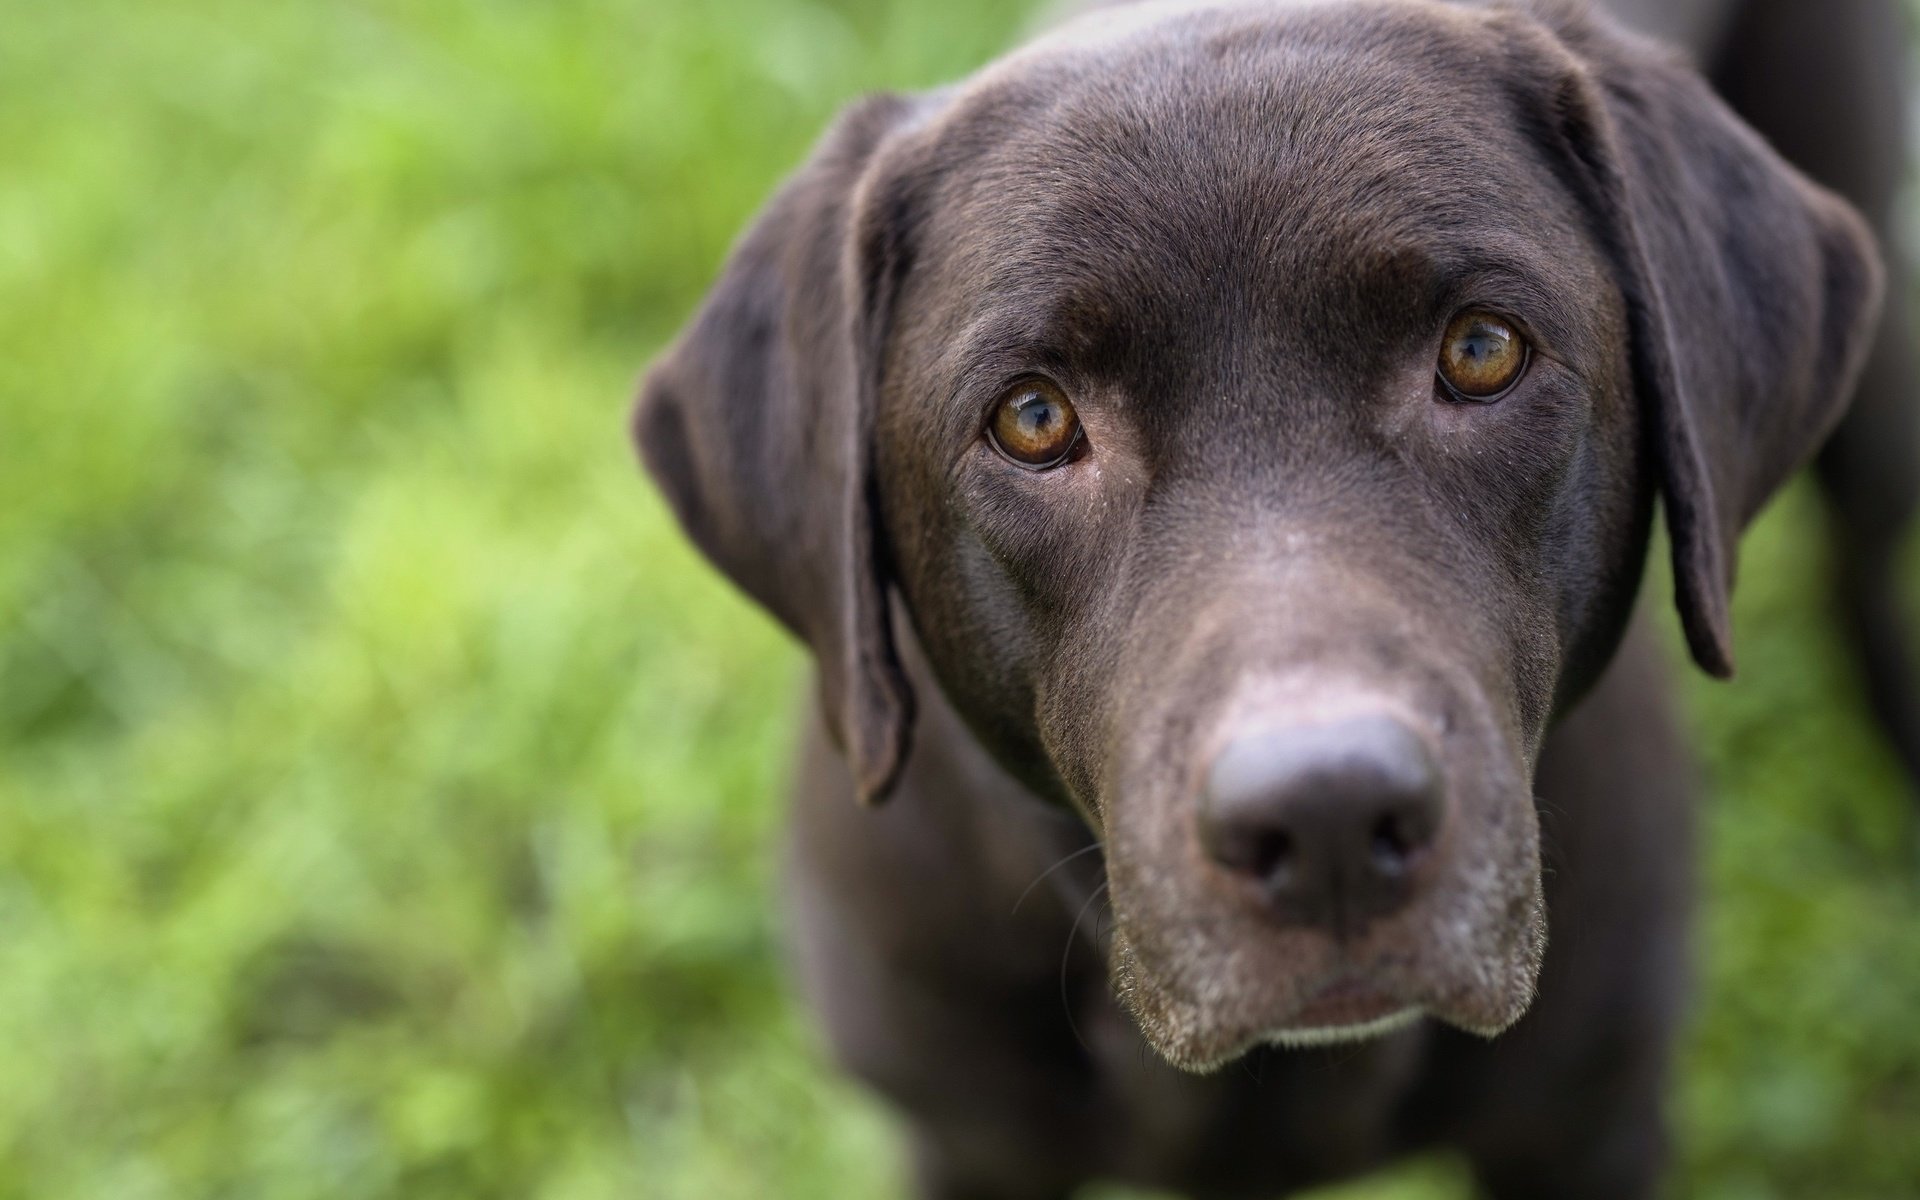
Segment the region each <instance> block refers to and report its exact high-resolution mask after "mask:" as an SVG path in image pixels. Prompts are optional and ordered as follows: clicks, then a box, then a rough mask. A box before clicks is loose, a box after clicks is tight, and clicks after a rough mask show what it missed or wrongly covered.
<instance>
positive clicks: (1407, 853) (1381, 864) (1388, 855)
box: [1369, 813, 1413, 876]
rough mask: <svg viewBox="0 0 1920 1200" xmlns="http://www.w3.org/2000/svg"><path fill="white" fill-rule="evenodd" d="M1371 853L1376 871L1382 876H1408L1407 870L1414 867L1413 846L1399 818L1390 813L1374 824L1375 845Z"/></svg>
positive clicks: (1373, 844) (1370, 850)
mask: <svg viewBox="0 0 1920 1200" xmlns="http://www.w3.org/2000/svg"><path fill="white" fill-rule="evenodd" d="M1369 853H1370V854H1371V856H1372V858H1373V868H1374V870H1376V871H1378V872H1380V873H1381V874H1382V875H1387V876H1399V875H1404V874H1406V871H1407V868H1408V867H1409V866H1411V865H1412V861H1411V860H1412V858H1413V846H1412V844H1411V843H1410V842H1409V840H1408V838H1407V834H1406V828H1405V825H1404V824H1403V823H1402V821H1401V819H1400V818H1399V817H1398V816H1396V815H1394V814H1393V813H1388V814H1387V815H1385V816H1383V817H1381V818H1380V819H1379V820H1377V821H1375V822H1374V823H1373V843H1372V845H1371V847H1370V849H1369Z"/></svg>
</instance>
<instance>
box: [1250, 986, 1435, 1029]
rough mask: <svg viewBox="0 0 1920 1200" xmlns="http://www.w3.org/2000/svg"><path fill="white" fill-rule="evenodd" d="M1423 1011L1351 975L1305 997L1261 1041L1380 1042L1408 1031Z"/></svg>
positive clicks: (1383, 989) (1388, 991)
mask: <svg viewBox="0 0 1920 1200" xmlns="http://www.w3.org/2000/svg"><path fill="white" fill-rule="evenodd" d="M1425 1013H1426V1010H1425V1008H1424V1007H1423V1006H1421V1005H1419V1004H1411V1003H1408V1002H1407V1001H1406V1000H1404V999H1402V998H1401V997H1399V996H1397V995H1395V994H1394V993H1393V992H1392V991H1390V990H1388V989H1386V988H1383V987H1380V986H1379V985H1378V984H1376V983H1374V982H1371V981H1369V980H1367V979H1364V978H1362V977H1360V976H1356V975H1341V976H1336V977H1335V978H1334V979H1333V980H1332V981H1330V982H1329V983H1327V984H1325V985H1323V986H1321V987H1320V988H1319V989H1317V990H1315V991H1313V992H1312V993H1311V994H1309V995H1308V997H1307V999H1306V1001H1305V1002H1304V1003H1303V1004H1301V1005H1300V1007H1299V1008H1298V1009H1297V1010H1295V1012H1294V1014H1293V1016H1292V1017H1290V1018H1288V1019H1287V1021H1286V1022H1285V1023H1283V1024H1281V1025H1279V1026H1276V1027H1274V1028H1273V1029H1270V1030H1268V1031H1267V1032H1266V1033H1265V1034H1263V1035H1262V1036H1261V1038H1260V1040H1261V1041H1264V1042H1268V1043H1270V1044H1272V1045H1276V1046H1286V1047H1304V1046H1330V1045H1337V1044H1340V1043H1344V1042H1362V1041H1367V1040H1370V1039H1372V1038H1376V1037H1384V1036H1386V1035H1388V1034H1391V1033H1397V1032H1399V1031H1400V1030H1402V1029H1405V1028H1407V1027H1408V1026H1410V1025H1412V1024H1413V1023H1414V1022H1416V1021H1418V1020H1419V1019H1420V1018H1421V1017H1422V1016H1424V1015H1425Z"/></svg>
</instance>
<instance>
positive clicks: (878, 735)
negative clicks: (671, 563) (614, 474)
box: [633, 96, 915, 803]
mask: <svg viewBox="0 0 1920 1200" xmlns="http://www.w3.org/2000/svg"><path fill="white" fill-rule="evenodd" d="M914 111H915V106H914V104H913V102H911V101H908V100H905V99H903V98H899V97H893V96H880V97H874V98H871V99H868V100H865V101H862V102H860V103H859V104H856V105H855V106H854V107H853V108H851V109H850V110H849V111H848V112H846V113H845V114H843V115H842V116H841V118H840V119H839V120H838V121H837V122H836V123H835V125H834V126H833V128H832V129H831V130H830V131H829V132H828V133H827V135H826V136H825V137H824V138H823V139H822V140H821V142H820V144H819V145H818V146H817V147H816V148H815V150H814V153H813V155H812V157H811V158H810V159H809V160H808V161H807V163H806V164H805V165H804V166H803V167H802V168H801V169H800V170H799V172H798V173H797V174H795V175H794V176H793V177H792V178H791V179H790V180H789V181H788V182H787V183H786V184H785V185H784V186H783V187H782V188H781V190H780V191H779V193H778V194H777V195H775V197H774V198H773V199H772V201H770V202H769V203H768V205H767V207H766V209H765V210H764V211H763V212H762V214H761V215H760V217H759V218H758V220H757V221H756V222H755V224H754V225H753V227H752V228H751V229H750V230H749V231H748V232H747V234H746V236H745V237H744V238H743V239H742V240H741V241H740V242H739V244H738V245H737V246H735V248H734V250H733V252H732V256H731V257H730V259H729V260H728V262H727V264H726V267H725V269H724V271H723V273H722V275H721V278H720V280H719V282H718V283H717V284H716V285H715V286H714V288H713V290H712V292H711V293H709V295H708V296H707V298H706V300H705V302H704V303H703V304H702V306H701V308H700V310H699V312H698V313H697V314H696V315H695V316H694V318H693V320H692V322H691V324H689V326H688V327H687V328H686V330H685V331H684V332H683V333H682V334H681V336H680V338H679V340H678V341H677V342H676V343H675V344H674V345H673V346H672V347H671V348H669V349H668V350H667V351H666V353H665V354H664V355H663V356H662V357H661V358H660V360H659V361H658V362H657V363H656V364H655V365H654V366H653V368H652V369H651V371H650V372H649V373H648V375H647V377H646V379H645V381H644V382H643V383H642V385H641V390H640V398H639V402H638V405H637V407H636V409H635V412H634V421H633V433H634V437H635V440H636V441H637V442H638V443H639V447H640V454H641V458H642V459H643V460H644V462H645V464H646V466H647V468H648V469H649V471H650V472H651V473H652V475H653V477H654V479H655V480H656V481H657V482H658V484H659V486H660V488H661V490H662V491H663V492H665V493H666V497H667V500H668V502H669V504H670V505H671V506H672V508H673V510H674V512H675V514H676V515H677V516H678V517H679V519H680V522H681V524H682V525H683V526H684V527H685V529H686V531H687V533H688V535H689V536H690V537H691V538H692V539H693V541H694V543H695V544H696V545H697V546H699V548H700V549H701V550H702V551H703V552H704V553H705V554H706V555H707V556H708V557H709V558H711V559H712V560H713V561H714V563H715V564H716V565H717V566H719V567H720V569H721V570H723V571H724V572H726V574H727V575H728V576H730V577H731V578H732V579H733V581H734V582H735V583H737V584H738V585H739V586H740V587H741V588H742V589H744V590H745V591H746V592H747V593H748V594H749V595H750V596H752V597H753V598H754V599H755V600H757V601H759V602H760V603H761V604H762V605H764V606H765V607H766V608H767V609H768V610H769V611H770V612H772V613H773V615H774V616H776V617H777V618H779V620H780V621H781V622H782V623H783V624H785V625H786V626H787V627H788V629H790V630H791V631H792V632H793V633H795V634H796V635H798V636H799V637H800V638H801V639H803V640H804V641H805V642H806V643H807V644H808V645H809V646H810V647H811V648H812V650H813V653H814V656H815V658H816V660H817V662H818V669H819V680H820V688H821V702H822V705H823V707H824V709H825V713H826V717H827V724H828V726H829V728H830V729H831V731H832V732H833V734H834V737H835V739H836V740H837V741H838V742H839V744H840V746H841V749H842V750H843V751H844V752H845V754H846V756H847V759H848V761H849V763H850V765H851V766H852V769H853V775H854V779H855V781H856V786H857V789H858V792H859V795H860V798H861V799H862V801H864V802H868V803H872V802H877V801H879V800H880V799H882V798H883V797H884V796H885V795H886V793H887V792H888V790H889V789H890V788H891V787H892V785H893V783H894V780H895V778H896V777H897V776H898V774H899V771H900V767H901V765H902V763H903V761H904V759H905V757H906V753H907V747H908V741H909V737H910V734H911V729H912V723H913V696H912V692H911V691H910V689H909V687H908V684H907V680H906V677H905V674H904V673H903V671H902V670H901V667H900V661H899V656H898V654H897V652H896V650H895V646H894V640H893V630H892V623H891V619H890V612H889V601H888V582H887V576H886V573H885V553H884V549H883V547H882V545H881V539H880V533H879V530H880V524H879V521H878V517H877V513H876V512H875V506H876V489H875V487H874V483H873V462H872V458H873V454H872V437H871V427H872V408H873V393H874V390H875V383H876V380H875V375H876V369H877V362H876V360H877V357H878V356H877V347H878V344H879V342H880V341H881V340H882V331H883V329H884V324H885V313H884V308H885V306H886V305H887V304H888V303H889V301H890V296H889V295H888V294H887V293H888V292H890V290H891V288H890V283H891V281H892V280H893V279H894V278H897V271H898V263H897V261H896V255H897V247H898V245H899V244H900V239H899V238H898V237H897V236H896V234H897V231H895V230H893V229H891V227H890V225H889V220H890V218H891V215H892V214H890V213H888V212H886V211H884V207H885V206H884V205H880V202H879V200H878V199H877V198H875V197H869V196H868V194H867V193H868V192H869V191H870V190H873V191H884V190H885V189H878V188H873V189H870V188H869V187H868V186H867V185H868V183H869V182H870V181H869V178H868V177H869V176H870V175H871V174H873V173H874V172H873V168H874V166H875V161H876V158H877V157H878V155H879V152H880V150H881V148H882V147H883V146H884V145H885V144H886V142H887V139H888V137H889V135H891V134H892V133H894V132H895V131H896V130H897V129H898V128H900V127H901V126H902V125H903V124H904V123H905V122H906V121H907V120H908V119H909V118H910V116H911V114H912V113H913V112H914ZM876 206H878V209H879V210H877V211H872V212H866V211H864V210H866V209H869V208H875V207H876Z"/></svg>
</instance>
